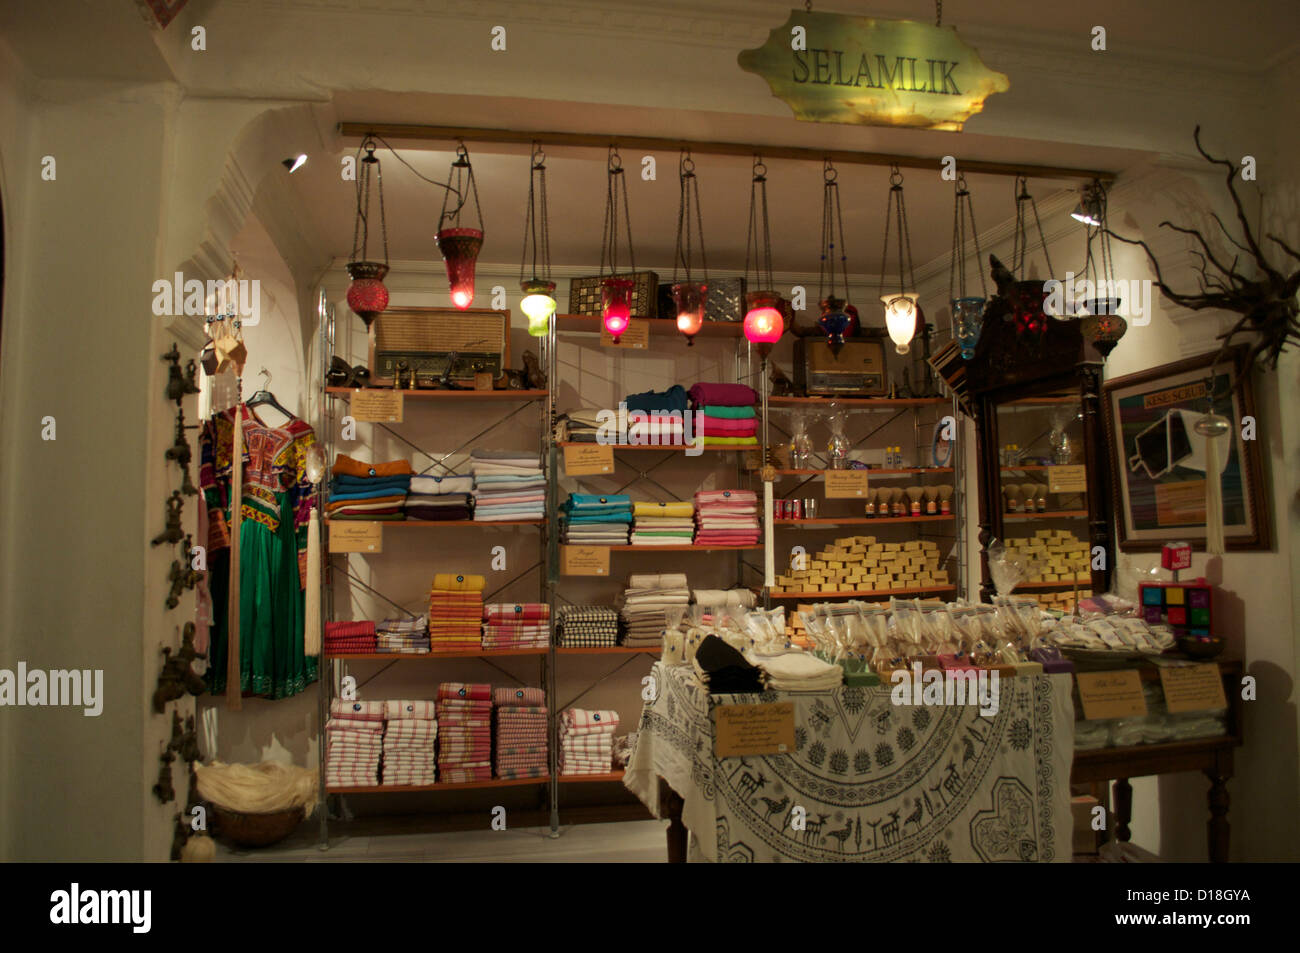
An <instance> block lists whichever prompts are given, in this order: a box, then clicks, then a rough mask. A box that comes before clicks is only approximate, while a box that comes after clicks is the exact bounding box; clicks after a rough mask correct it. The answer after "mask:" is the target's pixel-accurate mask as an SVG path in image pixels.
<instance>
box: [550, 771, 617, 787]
mask: <svg viewBox="0 0 1300 953" xmlns="http://www.w3.org/2000/svg"><path fill="white" fill-rule="evenodd" d="M555 780H557V781H559V782H560V783H561V784H600V783H606V784H608V783H609V782H611V781H617V782H620V783H622V781H623V772H622V771H610V772H609V773H607V774H560V775H557V776H556V778H555Z"/></svg>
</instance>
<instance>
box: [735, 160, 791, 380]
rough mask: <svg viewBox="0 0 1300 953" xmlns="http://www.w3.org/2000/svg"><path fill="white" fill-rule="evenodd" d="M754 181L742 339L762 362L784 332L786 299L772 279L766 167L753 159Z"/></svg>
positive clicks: (746, 247) (761, 161)
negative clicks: (752, 273) (750, 265)
mask: <svg viewBox="0 0 1300 953" xmlns="http://www.w3.org/2000/svg"><path fill="white" fill-rule="evenodd" d="M753 176H754V177H753V179H752V180H751V181H750V185H749V234H748V237H747V238H746V241H745V282H746V284H749V283H750V271H749V263H750V261H751V259H752V260H753V262H754V279H753V284H752V285H751V287H754V288H756V289H758V290H755V291H750V292H747V293H746V295H745V323H744V332H745V340H747V341H749V343H750V344H752V345H754V346H755V348H757V350H758V353H759V356H760V357H761V358H762V359H763V361H764V362H766V361H767V356H768V354H770V353H771V352H772V345H773V344H775V343H776V342H777V341H779V340H781V335H782V334H783V333H785V318H784V312H785V307H786V304H785V300H784V299H783V298H782V297H781V295H780V294H779V293H778V292H777V291H775V290H774V289H775V286H776V282H775V281H774V280H773V278H772V233H771V229H770V227H769V225H768V219H767V166H765V165H764V164H763V160H762V159H761V158H760V157H759V156H754V170H753Z"/></svg>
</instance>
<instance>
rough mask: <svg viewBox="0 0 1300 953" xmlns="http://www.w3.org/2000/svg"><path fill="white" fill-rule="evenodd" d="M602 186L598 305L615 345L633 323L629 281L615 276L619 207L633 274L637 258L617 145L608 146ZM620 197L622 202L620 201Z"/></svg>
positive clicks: (623, 276) (616, 274) (624, 177)
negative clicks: (603, 205)
mask: <svg viewBox="0 0 1300 953" xmlns="http://www.w3.org/2000/svg"><path fill="white" fill-rule="evenodd" d="M605 172H606V176H605V178H606V184H605V231H604V240H603V242H602V244H601V252H600V274H601V276H602V281H601V283H600V303H601V320H602V321H603V322H604V324H605V330H606V331H608V332H609V335H610V337H612V338H613V339H614V341H615V343H617V342H618V338H619V335H621V334H622V333H623V332H624V331H626V330H627V326H628V324H629V323H630V322H631V320H632V288H633V287H634V286H635V282H634V281H633V279H632V278H629V277H627V276H625V275H620V274H619V273H618V230H619V229H618V226H619V221H618V217H619V205H620V204H621V205H622V209H623V212H622V214H623V225H624V228H625V229H626V231H627V257H628V261H629V265H630V267H631V270H632V272H635V271H636V256H635V255H634V254H633V251H632V219H631V217H630V216H629V214H628V209H627V178H626V176H624V174H623V157H622V156H620V155H619V154H618V147H617V146H610V147H609V161H608V164H607V166H606V170H605ZM620 198H621V200H622V201H621V202H620ZM606 261H608V262H609V272H610V273H609V276H608V277H604V275H605V262H606Z"/></svg>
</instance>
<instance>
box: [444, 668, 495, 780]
mask: <svg viewBox="0 0 1300 953" xmlns="http://www.w3.org/2000/svg"><path fill="white" fill-rule="evenodd" d="M437 715H438V777H439V779H440V780H442V781H444V782H446V783H448V784H465V783H467V782H469V781H488V780H491V778H492V686H491V685H483V684H472V683H471V684H467V683H462V682H443V683H442V684H441V685H439V686H438V706H437Z"/></svg>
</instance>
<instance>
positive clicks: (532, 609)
mask: <svg viewBox="0 0 1300 953" xmlns="http://www.w3.org/2000/svg"><path fill="white" fill-rule="evenodd" d="M550 644H551V607H550V606H549V605H547V604H546V603H545V602H494V603H492V604H490V605H485V606H484V607H483V649H484V651H494V652H504V651H508V650H510V649H544V648H546V647H547V646H548V645H550Z"/></svg>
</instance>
